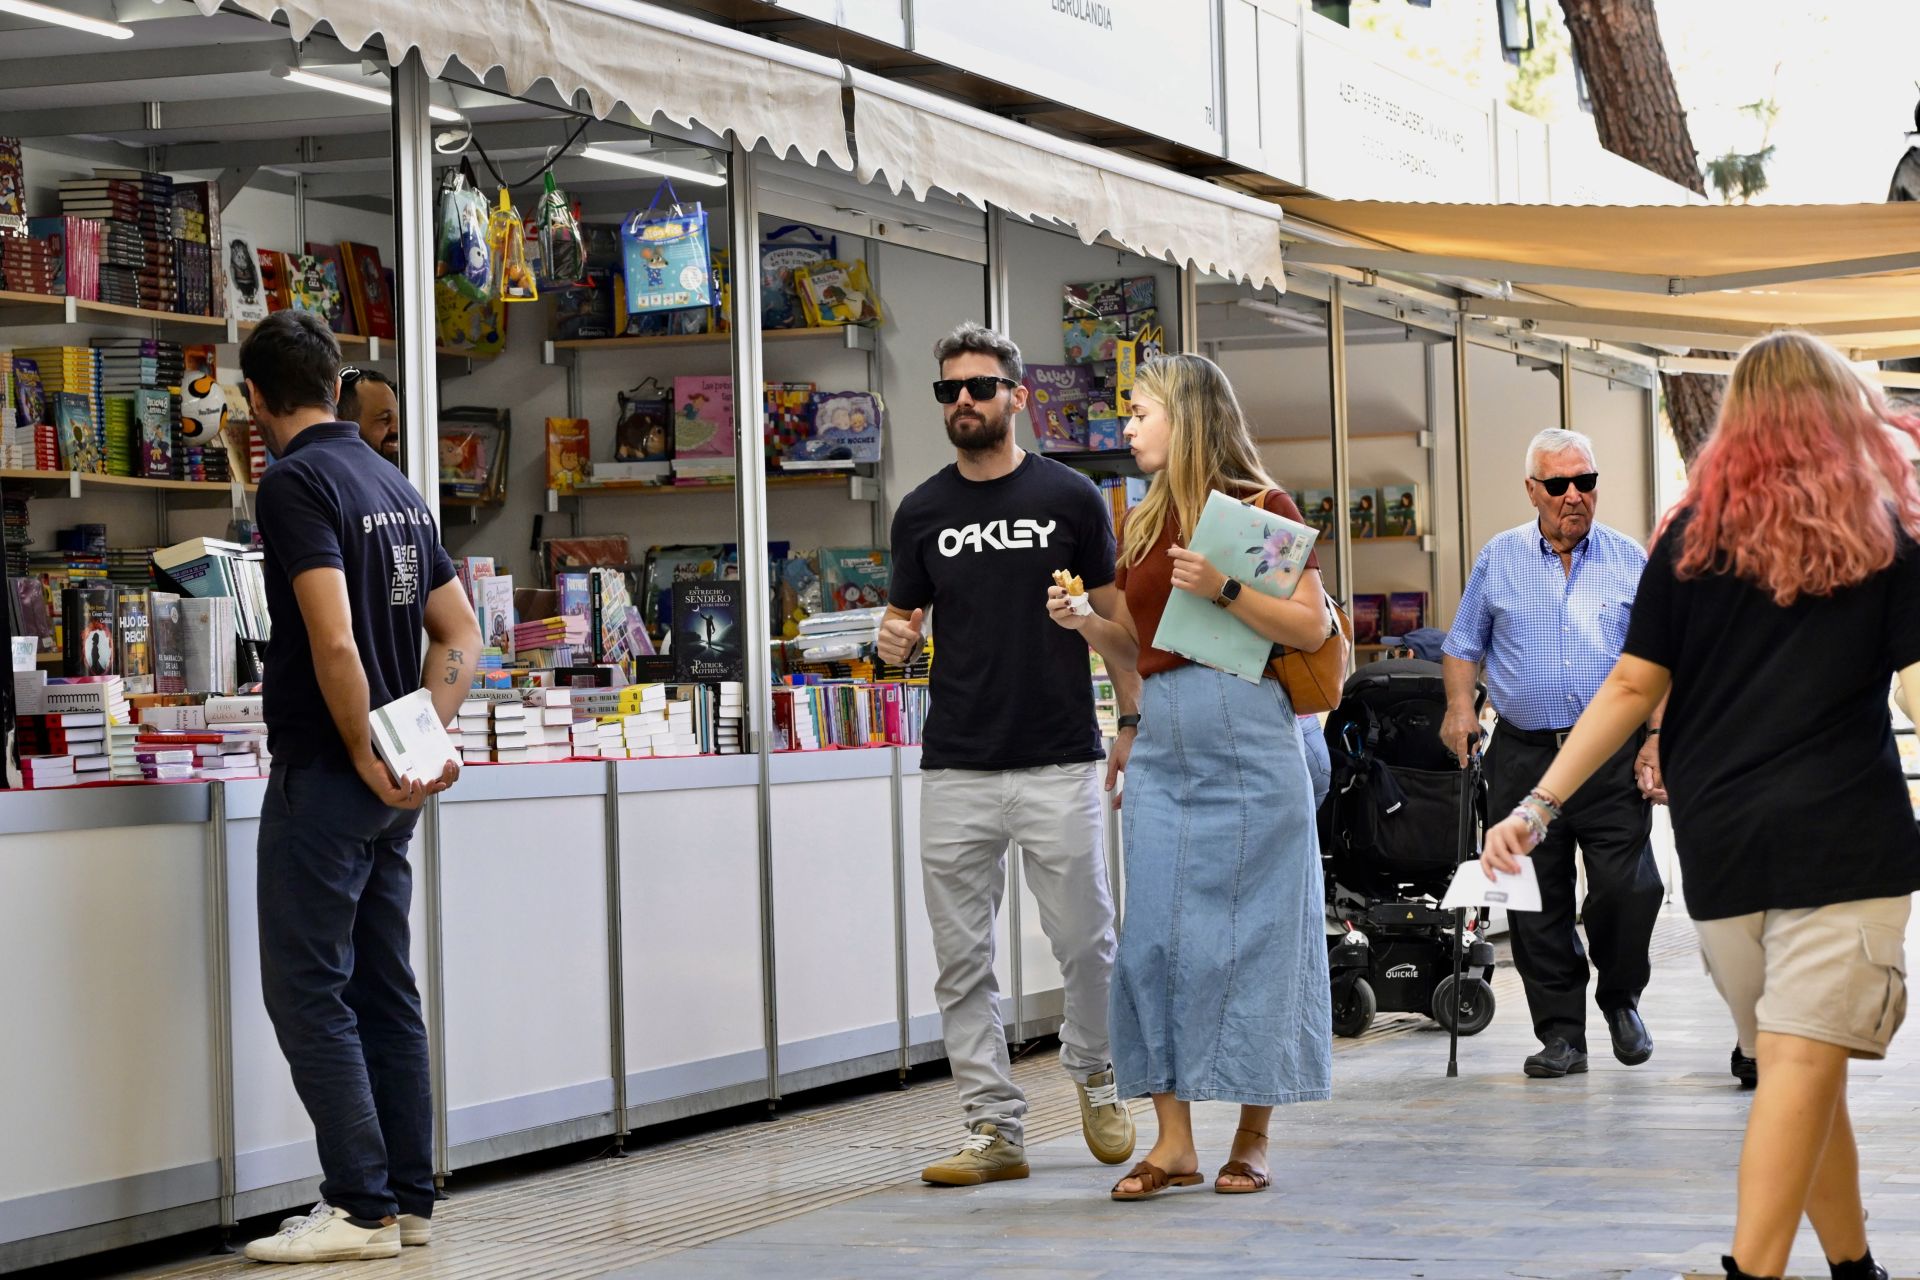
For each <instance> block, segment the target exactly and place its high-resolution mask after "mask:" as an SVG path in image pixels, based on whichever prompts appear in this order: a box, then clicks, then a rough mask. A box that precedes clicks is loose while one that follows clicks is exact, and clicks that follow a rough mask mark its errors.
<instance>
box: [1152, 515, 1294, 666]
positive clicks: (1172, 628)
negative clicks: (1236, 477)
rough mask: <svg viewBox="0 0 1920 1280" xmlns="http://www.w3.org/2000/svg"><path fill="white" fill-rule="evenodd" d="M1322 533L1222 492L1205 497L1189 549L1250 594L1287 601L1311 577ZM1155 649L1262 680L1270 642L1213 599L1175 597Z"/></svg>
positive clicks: (1185, 593) (1162, 618) (1181, 593)
mask: <svg viewBox="0 0 1920 1280" xmlns="http://www.w3.org/2000/svg"><path fill="white" fill-rule="evenodd" d="M1318 536H1319V535H1318V534H1317V533H1316V532H1315V531H1314V530H1313V529H1311V528H1309V527H1308V526H1307V525H1304V524H1301V523H1300V522H1299V521H1297V520H1289V519H1287V518H1286V517H1285V516H1277V515H1274V514H1273V513H1272V512H1271V511H1267V510H1265V509H1264V508H1261V507H1254V506H1249V505H1248V504H1246V503H1244V502H1236V501H1234V500H1233V499H1232V498H1229V497H1228V496H1227V495H1225V494H1224V493H1217V492H1216V493H1210V494H1208V495H1207V505H1206V507H1205V508H1204V509H1203V510H1202V511H1201V513H1200V522H1199V524H1198V525H1196V526H1195V527H1194V531H1193V537H1192V538H1191V539H1190V540H1189V541H1188V544H1187V545H1188V546H1189V547H1190V548H1191V549H1193V550H1194V551H1197V552H1199V553H1200V554H1201V555H1203V556H1205V557H1206V558H1207V560H1208V561H1209V562H1210V563H1211V564H1212V565H1213V567H1214V568H1216V569H1218V570H1220V571H1221V572H1222V573H1225V574H1227V575H1228V576H1230V577H1233V578H1238V579H1239V580H1240V581H1241V582H1242V583H1243V584H1245V586H1246V588H1247V589H1248V590H1251V591H1259V592H1262V593H1263V594H1265V595H1270V596H1275V597H1277V598H1279V599H1282V600H1284V599H1286V598H1287V597H1288V596H1291V595H1292V594H1293V590H1294V588H1295V587H1296V586H1298V585H1299V584H1300V575H1301V574H1302V573H1304V572H1306V565H1307V557H1308V556H1309V555H1311V554H1312V552H1313V544H1314V541H1315V539H1316V538H1318ZM1152 644H1153V647H1154V648H1156V649H1164V650H1166V651H1167V652H1168V653H1177V654H1179V655H1180V656H1181V657H1183V658H1191V659H1192V660H1193V661H1195V662H1198V663H1201V664H1203V665H1205V666H1209V667H1213V668H1215V669H1217V670H1220V671H1225V672H1227V673H1229V674H1231V675H1236V676H1239V677H1240V678H1241V679H1242V680H1251V681H1255V682H1258V681H1259V680H1260V678H1261V675H1262V673H1263V672H1265V671H1266V669H1267V663H1268V660H1269V659H1270V658H1271V657H1272V654H1273V642H1272V641H1271V640H1268V639H1267V638H1266V637H1264V636H1262V635H1260V634H1259V633H1258V632H1256V631H1254V629H1253V628H1252V627H1249V626H1248V625H1247V624H1246V623H1244V622H1242V621H1240V619H1238V618H1236V617H1234V616H1233V614H1231V613H1229V612H1228V611H1227V610H1225V609H1222V608H1220V607H1219V606H1218V605H1215V604H1214V603H1213V602H1212V601H1211V600H1202V599H1201V598H1200V597H1199V596H1196V595H1194V594H1193V593H1192V592H1189V591H1175V592H1174V593H1173V594H1172V595H1171V596H1170V597H1169V598H1168V600H1167V608H1166V612H1165V613H1163V614H1161V615H1160V626H1159V628H1158V630H1156V631H1155V632H1154V635H1153V639H1152Z"/></svg>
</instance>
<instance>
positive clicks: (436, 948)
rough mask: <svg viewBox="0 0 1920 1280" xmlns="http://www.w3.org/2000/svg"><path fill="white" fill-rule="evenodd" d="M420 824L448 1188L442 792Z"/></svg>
mask: <svg viewBox="0 0 1920 1280" xmlns="http://www.w3.org/2000/svg"><path fill="white" fill-rule="evenodd" d="M420 825H421V827H422V828H424V829H425V831H426V838H425V839H423V840H420V841H418V844H419V846H420V872H421V876H420V878H421V881H422V885H421V893H422V897H423V899H424V901H425V903H426V915H427V1078H428V1082H429V1084H430V1085H431V1087H432V1090H433V1181H434V1185H435V1186H437V1187H442V1188H444V1187H445V1186H446V1183H447V1177H448V1175H449V1174H450V1173H452V1169H450V1168H449V1167H448V1166H449V1165H450V1164H451V1161H450V1160H449V1159H448V1157H447V1111H448V1103H447V980H446V979H447V964H446V955H447V939H446V927H445V926H446V914H445V911H444V901H445V895H444V888H443V881H442V879H441V863H440V797H439V796H437V795H435V796H428V797H427V804H426V807H425V808H424V809H423V810H421V813H420Z"/></svg>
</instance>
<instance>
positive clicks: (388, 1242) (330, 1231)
mask: <svg viewBox="0 0 1920 1280" xmlns="http://www.w3.org/2000/svg"><path fill="white" fill-rule="evenodd" d="M290 1221H291V1222H292V1223H293V1225H292V1226H290V1227H287V1226H283V1227H282V1228H281V1230H280V1234H279V1235H277V1236H268V1237H267V1238H266V1239H264V1240H255V1241H254V1242H253V1243H252V1244H250V1245H248V1246H247V1257H249V1258H251V1259H252V1260H253V1261H255V1262H363V1261H368V1260H370V1259H374V1258H397V1257H399V1256H400V1227H399V1224H397V1223H396V1224H394V1225H393V1226H390V1227H356V1226H354V1225H353V1224H352V1223H351V1222H348V1221H347V1211H346V1210H345V1209H336V1208H334V1207H333V1206H332V1205H330V1204H327V1203H325V1202H324V1201H323V1202H321V1203H320V1204H317V1205H315V1206H313V1212H311V1213H309V1214H308V1215H307V1216H306V1217H304V1218H296V1219H290Z"/></svg>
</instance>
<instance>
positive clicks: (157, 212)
mask: <svg viewBox="0 0 1920 1280" xmlns="http://www.w3.org/2000/svg"><path fill="white" fill-rule="evenodd" d="M60 209H61V212H62V213H63V214H66V215H67V216H69V217H78V218H85V219H89V220H98V221H101V222H102V223H103V224H104V225H103V227H102V229H101V234H102V243H101V249H100V293H99V297H100V300H101V301H102V302H113V303H118V304H120V305H122V306H129V307H140V308H143V309H145V310H148V311H171V310H172V309H173V306H174V302H175V299H176V295H177V293H178V290H179V280H178V278H177V276H176V274H175V270H174V234H173V232H174V227H173V179H171V178H168V177H166V176H165V175H163V174H157V173H142V172H140V171H139V170H137V169H96V170H94V176H93V177H91V178H82V179H75V180H70V181H67V182H62V183H61V184H60Z"/></svg>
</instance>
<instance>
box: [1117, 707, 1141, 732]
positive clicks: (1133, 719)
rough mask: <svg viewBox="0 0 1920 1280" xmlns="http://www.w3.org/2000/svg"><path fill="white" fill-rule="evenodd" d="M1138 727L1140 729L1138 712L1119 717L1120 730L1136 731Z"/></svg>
mask: <svg viewBox="0 0 1920 1280" xmlns="http://www.w3.org/2000/svg"><path fill="white" fill-rule="evenodd" d="M1139 727H1140V713H1139V712H1137V711H1134V712H1129V713H1128V714H1126V715H1124V716H1121V717H1120V728H1122V729H1138V728H1139Z"/></svg>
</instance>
